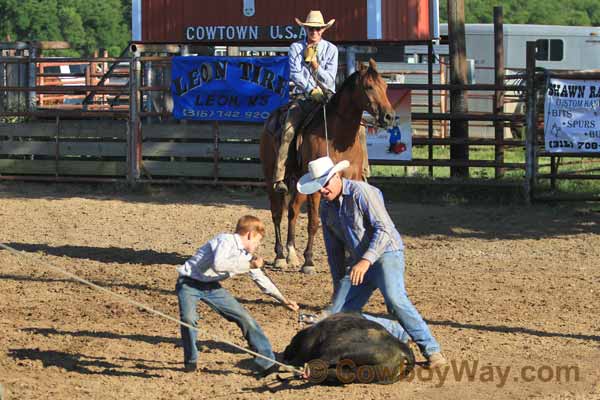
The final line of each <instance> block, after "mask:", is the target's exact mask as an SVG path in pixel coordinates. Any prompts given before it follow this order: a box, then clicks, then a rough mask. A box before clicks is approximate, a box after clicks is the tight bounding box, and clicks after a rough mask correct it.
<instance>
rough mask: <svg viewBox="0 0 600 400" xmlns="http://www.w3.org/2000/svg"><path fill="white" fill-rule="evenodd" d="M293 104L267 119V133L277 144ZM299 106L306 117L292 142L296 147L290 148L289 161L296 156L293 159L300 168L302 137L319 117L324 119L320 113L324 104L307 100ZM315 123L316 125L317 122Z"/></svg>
mask: <svg viewBox="0 0 600 400" xmlns="http://www.w3.org/2000/svg"><path fill="white" fill-rule="evenodd" d="M291 104H292V103H288V104H285V105H283V106H281V107H279V108H278V109H276V110H275V111H273V112H272V113H271V115H270V116H269V118H268V119H267V122H266V123H265V129H266V131H267V132H268V133H269V134H271V135H272V136H273V137H274V138H275V140H276V142H277V143H279V142H280V141H281V136H282V134H283V128H284V126H285V120H286V118H287V114H288V110H289V109H290V106H291ZM298 104H299V106H300V107H301V108H302V113H303V114H304V115H305V117H304V119H303V120H302V122H301V123H300V124H299V126H298V127H297V128H296V129H295V137H294V139H293V142H292V143H294V145H293V146H290V151H289V154H288V161H289V159H290V158H291V157H290V155H292V154H295V155H296V156H295V157H294V158H293V159H294V160H295V162H296V165H297V166H299V165H300V162H301V160H300V156H299V154H300V152H299V151H298V150H299V149H300V146H301V145H302V137H303V134H304V130H305V129H306V127H308V126H309V125H311V124H312V123H313V121H314V120H315V119H317V118H318V117H321V118H322V113H319V111H320V110H322V104H320V103H317V102H314V101H307V100H301V101H300V102H299V103H298ZM314 122H315V123H316V122H317V121H314Z"/></svg>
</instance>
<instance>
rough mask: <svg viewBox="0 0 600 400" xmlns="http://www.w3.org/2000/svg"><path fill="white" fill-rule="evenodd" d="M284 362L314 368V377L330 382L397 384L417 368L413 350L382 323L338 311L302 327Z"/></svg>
mask: <svg viewBox="0 0 600 400" xmlns="http://www.w3.org/2000/svg"><path fill="white" fill-rule="evenodd" d="M284 362H285V363H288V364H291V365H295V366H304V365H305V364H306V363H308V365H309V369H310V375H311V376H310V380H312V381H313V382H318V383H321V382H325V383H330V384H340V383H341V384H345V383H352V382H356V383H359V382H361V383H370V382H379V383H394V382H397V381H398V380H399V379H401V378H402V377H403V376H406V375H408V373H409V372H410V371H411V370H412V369H413V368H414V365H415V356H414V354H413V352H412V350H411V349H410V348H409V347H408V346H407V345H406V344H404V343H402V342H400V341H399V340H398V339H396V338H395V337H394V336H392V335H390V334H389V333H388V331H386V330H385V329H384V328H383V327H382V326H381V325H379V324H377V323H375V322H372V321H369V320H367V319H365V318H363V317H362V316H361V315H360V314H356V313H338V314H334V315H331V316H329V317H327V318H325V319H324V320H322V321H320V322H319V323H317V324H315V325H312V326H310V327H308V328H306V329H303V330H301V331H300V332H298V333H297V334H296V336H294V338H293V339H292V341H291V343H290V344H289V345H288V346H287V347H286V349H285V352H284Z"/></svg>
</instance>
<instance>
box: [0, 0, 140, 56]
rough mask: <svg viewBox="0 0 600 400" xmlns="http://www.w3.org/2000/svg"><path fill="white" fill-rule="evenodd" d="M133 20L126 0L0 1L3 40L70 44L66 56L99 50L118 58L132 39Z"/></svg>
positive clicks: (0, 28)
mask: <svg viewBox="0 0 600 400" xmlns="http://www.w3.org/2000/svg"><path fill="white" fill-rule="evenodd" d="M130 21H131V1H127V0H102V1H97V0H0V40H6V39H7V38H10V40H22V41H26V40H32V41H40V40H64V41H68V42H69V43H70V44H71V50H70V51H69V52H67V55H90V54H92V53H93V52H94V51H95V50H98V49H100V48H104V49H107V50H108V51H109V54H110V55H113V56H116V55H119V54H120V53H121V51H122V50H123V49H124V48H125V47H126V46H127V44H128V42H129V39H130V37H131V33H130ZM61 54H65V53H64V52H63V53H61Z"/></svg>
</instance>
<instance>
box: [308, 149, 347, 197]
mask: <svg viewBox="0 0 600 400" xmlns="http://www.w3.org/2000/svg"><path fill="white" fill-rule="evenodd" d="M349 166H350V163H349V162H348V161H346V160H343V161H340V162H339V163H337V164H335V165H334V164H333V160H332V159H331V158H329V157H321V158H317V159H316V160H312V161H311V162H309V163H308V173H306V174H304V175H303V176H302V177H301V178H300V179H299V180H298V183H296V189H298V191H299V192H300V193H302V194H313V193H315V192H318V191H319V190H321V188H322V187H323V186H325V184H326V183H327V181H329V179H331V177H332V176H333V175H334V174H335V173H336V172H339V171H343V170H345V169H346V168H348V167H349Z"/></svg>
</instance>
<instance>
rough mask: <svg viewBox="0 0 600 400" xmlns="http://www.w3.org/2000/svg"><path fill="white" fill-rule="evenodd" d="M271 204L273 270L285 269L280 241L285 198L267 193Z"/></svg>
mask: <svg viewBox="0 0 600 400" xmlns="http://www.w3.org/2000/svg"><path fill="white" fill-rule="evenodd" d="M269 199H270V203H271V217H272V219H273V226H274V227H275V262H274V263H273V265H274V266H275V268H285V267H286V265H287V263H286V261H285V254H284V253H283V244H282V243H283V241H282V240H281V219H282V218H283V208H284V207H285V196H284V195H282V194H281V193H275V192H274V191H272V190H271V191H269Z"/></svg>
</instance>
